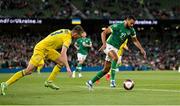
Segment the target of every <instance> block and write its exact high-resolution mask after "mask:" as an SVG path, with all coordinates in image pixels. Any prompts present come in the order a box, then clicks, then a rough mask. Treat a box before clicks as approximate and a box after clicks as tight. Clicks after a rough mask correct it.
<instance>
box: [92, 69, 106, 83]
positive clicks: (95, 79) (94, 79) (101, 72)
mask: <svg viewBox="0 0 180 106" xmlns="http://www.w3.org/2000/svg"><path fill="white" fill-rule="evenodd" d="M105 74H106V73H104V72H103V71H100V72H98V73H97V74H96V76H95V77H94V78H93V79H92V80H91V81H92V83H94V82H96V81H97V80H99V79H100V78H102V77H103V76H104V75H105Z"/></svg>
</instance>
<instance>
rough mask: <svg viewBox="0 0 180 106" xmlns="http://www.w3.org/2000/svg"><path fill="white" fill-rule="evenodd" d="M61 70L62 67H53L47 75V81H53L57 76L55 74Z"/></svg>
mask: <svg viewBox="0 0 180 106" xmlns="http://www.w3.org/2000/svg"><path fill="white" fill-rule="evenodd" d="M61 68H62V66H60V65H55V66H54V68H53V71H52V72H51V74H50V75H49V78H48V81H53V80H54V79H55V77H56V76H57V74H58V73H59V71H60V70H61Z"/></svg>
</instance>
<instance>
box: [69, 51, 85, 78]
mask: <svg viewBox="0 0 180 106" xmlns="http://www.w3.org/2000/svg"><path fill="white" fill-rule="evenodd" d="M86 56H87V55H82V54H80V53H78V54H77V58H78V65H77V67H76V70H74V71H73V75H72V77H73V78H75V76H76V72H78V75H79V78H80V77H82V74H81V71H82V65H83V63H84V61H85V59H86Z"/></svg>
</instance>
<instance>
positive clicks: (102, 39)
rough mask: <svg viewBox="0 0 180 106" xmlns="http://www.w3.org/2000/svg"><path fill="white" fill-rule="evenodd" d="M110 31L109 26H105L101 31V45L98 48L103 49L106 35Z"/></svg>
mask: <svg viewBox="0 0 180 106" xmlns="http://www.w3.org/2000/svg"><path fill="white" fill-rule="evenodd" d="M111 32H112V29H111V28H110V27H108V28H106V29H105V30H104V31H103V32H102V33H101V41H102V43H103V45H102V46H101V48H100V49H99V51H100V50H104V49H105V48H106V36H107V35H108V34H110V33H111Z"/></svg>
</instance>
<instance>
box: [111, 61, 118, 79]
mask: <svg viewBox="0 0 180 106" xmlns="http://www.w3.org/2000/svg"><path fill="white" fill-rule="evenodd" d="M116 64H117V61H114V60H113V61H112V63H111V80H115V71H116V68H117V66H116Z"/></svg>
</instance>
